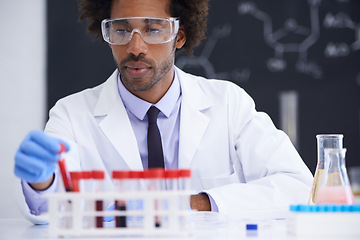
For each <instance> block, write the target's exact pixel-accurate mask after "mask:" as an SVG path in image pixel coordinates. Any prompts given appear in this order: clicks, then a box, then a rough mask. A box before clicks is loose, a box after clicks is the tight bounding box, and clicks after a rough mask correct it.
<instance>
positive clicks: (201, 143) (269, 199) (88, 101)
mask: <svg viewBox="0 0 360 240" xmlns="http://www.w3.org/2000/svg"><path fill="white" fill-rule="evenodd" d="M176 71H177V73H178V76H179V79H180V84H181V89H182V103H181V113H180V114H181V115H180V133H179V168H191V169H192V170H193V173H194V174H193V175H194V176H193V180H192V186H193V189H194V190H195V191H196V192H200V191H205V192H207V193H208V194H210V195H211V196H212V198H213V199H214V200H215V202H216V204H217V206H218V209H219V212H223V213H235V212H241V211H249V210H258V209H277V208H287V207H288V205H289V204H290V203H299V202H306V201H307V200H308V197H309V193H310V187H311V184H312V174H311V173H310V171H309V169H308V168H307V167H306V165H305V164H304V162H303V161H302V159H301V158H300V156H299V155H298V153H297V152H296V150H295V149H294V147H293V145H292V144H291V142H290V140H289V138H288V137H287V135H286V134H285V133H284V132H282V131H280V130H277V129H276V128H275V126H274V125H273V123H272V121H271V119H270V118H269V116H268V115H266V114H265V113H261V112H257V111H256V110H255V105H254V102H253V100H252V99H251V98H250V97H249V96H248V95H247V94H246V93H245V91H244V90H243V89H241V88H240V87H238V86H236V85H235V84H233V83H230V82H227V81H219V80H207V79H204V78H202V77H197V76H193V75H190V74H187V73H185V72H183V71H181V70H180V69H178V68H176ZM117 75H118V71H115V72H114V73H113V74H112V75H111V76H110V77H109V79H108V80H107V81H106V82H104V83H103V84H101V85H99V86H97V87H95V88H92V89H87V90H84V91H82V92H79V93H76V94H73V95H70V96H68V97H65V98H63V99H61V100H59V101H58V102H57V103H56V105H55V106H54V107H53V108H52V110H51V111H50V119H49V121H48V123H47V125H46V128H45V132H46V133H48V134H49V135H51V136H54V137H58V138H61V139H63V140H65V141H67V142H68V143H69V144H70V145H71V151H70V153H69V154H68V155H67V157H66V161H67V166H68V168H69V170H77V169H85V170H89V169H103V170H106V172H107V173H108V175H107V179H106V181H108V184H107V186H108V187H109V189H111V188H112V184H111V180H110V177H109V176H111V172H112V170H116V169H131V170H141V169H143V168H142V163H141V159H140V154H139V151H138V148H137V141H136V138H135V135H134V132H133V129H132V127H131V124H130V121H129V118H128V115H127V113H126V110H125V107H124V104H123V102H122V100H121V98H120V96H119V93H118V88H117Z"/></svg>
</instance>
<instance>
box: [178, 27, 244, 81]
mask: <svg viewBox="0 0 360 240" xmlns="http://www.w3.org/2000/svg"><path fill="white" fill-rule="evenodd" d="M231 28H232V27H231V25H230V24H224V25H222V26H216V27H214V28H213V29H212V31H211V35H210V36H209V37H208V40H207V41H206V43H205V45H204V48H203V49H202V51H201V53H200V55H199V56H193V57H192V58H189V57H187V56H182V57H180V58H179V59H178V60H177V61H176V66H177V67H179V68H181V69H184V68H186V67H192V68H201V69H202V70H203V71H204V74H205V75H204V76H205V77H206V78H220V79H227V80H231V81H233V82H238V83H241V82H246V81H248V80H249V78H250V70H249V69H247V68H244V69H242V70H239V69H234V70H232V71H231V72H216V71H215V67H214V66H213V64H212V63H211V62H210V60H209V57H210V55H211V53H212V52H213V50H214V48H215V46H216V43H217V41H218V39H220V38H225V37H228V36H229V35H230V34H231Z"/></svg>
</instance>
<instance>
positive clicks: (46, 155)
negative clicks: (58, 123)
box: [14, 130, 70, 185]
mask: <svg viewBox="0 0 360 240" xmlns="http://www.w3.org/2000/svg"><path fill="white" fill-rule="evenodd" d="M60 143H63V144H64V145H65V148H66V151H68V150H69V149H70V148H69V145H68V144H67V143H66V142H64V141H62V140H60V139H56V138H53V137H49V136H48V135H46V134H45V133H44V132H42V131H39V130H34V131H31V132H30V133H29V134H28V135H27V136H26V137H25V139H24V140H23V141H22V143H21V144H20V147H19V149H18V150H17V151H16V154H15V168H14V173H15V175H16V176H17V177H19V178H21V179H23V180H25V181H27V182H28V183H32V184H35V183H42V182H48V185H51V182H52V178H53V173H54V171H55V169H56V164H57V162H58V160H59V151H60V149H61V147H60ZM49 179H51V181H50V183H49Z"/></svg>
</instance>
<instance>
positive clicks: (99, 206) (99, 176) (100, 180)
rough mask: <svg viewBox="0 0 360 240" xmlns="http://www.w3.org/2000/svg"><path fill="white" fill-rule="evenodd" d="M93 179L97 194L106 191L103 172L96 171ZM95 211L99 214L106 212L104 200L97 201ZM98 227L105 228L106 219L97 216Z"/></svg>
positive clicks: (93, 173) (93, 172)
mask: <svg viewBox="0 0 360 240" xmlns="http://www.w3.org/2000/svg"><path fill="white" fill-rule="evenodd" d="M91 174H92V178H93V181H94V190H95V192H102V191H104V180H105V173H104V171H101V170H94V171H92V172H91ZM95 210H96V211H98V212H102V211H104V201H103V200H96V201H95ZM95 222H96V227H97V228H102V227H103V226H104V217H103V216H97V217H95Z"/></svg>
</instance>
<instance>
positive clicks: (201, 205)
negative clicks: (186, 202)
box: [190, 193, 211, 211]
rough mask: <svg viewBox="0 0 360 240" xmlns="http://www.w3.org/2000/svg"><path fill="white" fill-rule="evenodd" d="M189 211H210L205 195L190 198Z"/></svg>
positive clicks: (208, 200)
mask: <svg viewBox="0 0 360 240" xmlns="http://www.w3.org/2000/svg"><path fill="white" fill-rule="evenodd" d="M190 207H191V209H194V210H198V211H211V203H210V199H209V196H208V195H207V194H206V193H199V194H196V195H191V196H190Z"/></svg>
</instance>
